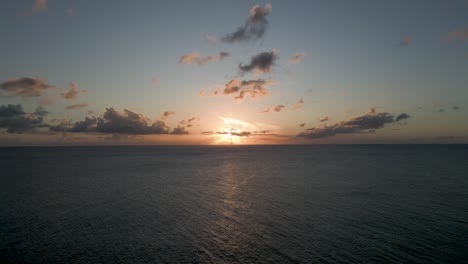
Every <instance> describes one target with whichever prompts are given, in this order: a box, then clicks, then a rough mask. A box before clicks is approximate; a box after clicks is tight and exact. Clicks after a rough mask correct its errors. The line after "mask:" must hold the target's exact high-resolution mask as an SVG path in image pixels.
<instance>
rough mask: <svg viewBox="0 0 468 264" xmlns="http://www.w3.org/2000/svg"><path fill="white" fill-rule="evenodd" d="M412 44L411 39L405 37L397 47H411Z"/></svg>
mask: <svg viewBox="0 0 468 264" xmlns="http://www.w3.org/2000/svg"><path fill="white" fill-rule="evenodd" d="M412 42H413V39H412V38H411V37H406V38H405V39H403V40H402V41H400V42H398V44H397V46H398V47H401V48H402V47H406V46H409V45H411V43H412Z"/></svg>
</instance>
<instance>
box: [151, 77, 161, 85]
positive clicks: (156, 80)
mask: <svg viewBox="0 0 468 264" xmlns="http://www.w3.org/2000/svg"><path fill="white" fill-rule="evenodd" d="M160 83H161V80H159V78H153V79H152V80H151V84H153V86H158V85H159V84H160Z"/></svg>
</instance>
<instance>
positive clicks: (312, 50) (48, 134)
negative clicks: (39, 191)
mask: <svg viewBox="0 0 468 264" xmlns="http://www.w3.org/2000/svg"><path fill="white" fill-rule="evenodd" d="M467 11H468V1H463V0H460V1H456V0H454V1H443V0H440V1H430V0H421V1H376V0H369V1H325V0H324V1H219V0H216V1H215V0H213V1H150V0H146V1H143V0H142V1H128V0H115V1H69V0H36V1H33V0H21V1H17V0H7V1H3V2H2V4H1V8H0V32H1V35H2V40H1V44H0V146H10V145H12V146H14V145H96V144H97V145H99V144H103V145H113V144H231V143H232V144H314V143H468V121H467V120H468V118H467V117H468V115H467V114H468V15H467Z"/></svg>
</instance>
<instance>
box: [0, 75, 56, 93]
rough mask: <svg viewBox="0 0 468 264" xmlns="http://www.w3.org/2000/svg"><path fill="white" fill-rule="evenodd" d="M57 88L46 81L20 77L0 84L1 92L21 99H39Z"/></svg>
mask: <svg viewBox="0 0 468 264" xmlns="http://www.w3.org/2000/svg"><path fill="white" fill-rule="evenodd" d="M53 89H55V86H52V85H49V84H47V83H46V82H45V80H42V79H39V78H31V77H20V78H15V79H10V80H8V81H5V82H2V83H0V90H2V91H4V92H6V93H8V94H10V95H17V96H21V97H39V96H41V95H42V94H43V93H44V92H46V91H47V90H53Z"/></svg>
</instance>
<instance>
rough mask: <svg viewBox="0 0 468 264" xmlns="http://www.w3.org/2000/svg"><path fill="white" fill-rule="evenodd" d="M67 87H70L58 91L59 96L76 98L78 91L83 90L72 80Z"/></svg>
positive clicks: (68, 98) (67, 98)
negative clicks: (63, 90) (60, 91)
mask: <svg viewBox="0 0 468 264" xmlns="http://www.w3.org/2000/svg"><path fill="white" fill-rule="evenodd" d="M69 87H70V88H69V89H68V90H67V91H65V92H62V93H60V96H62V98H64V99H66V100H70V99H76V98H77V97H78V94H79V93H80V92H84V91H80V89H78V85H77V84H76V83H74V82H71V83H69Z"/></svg>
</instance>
